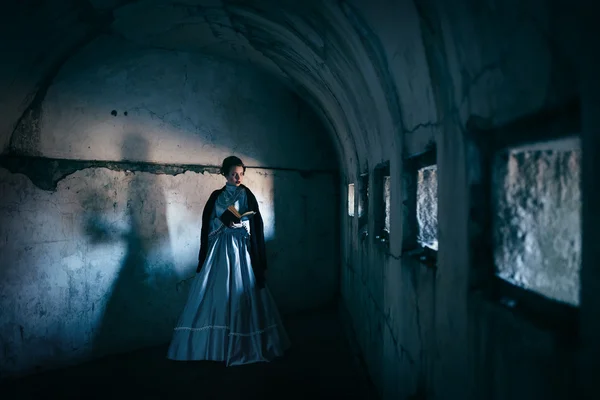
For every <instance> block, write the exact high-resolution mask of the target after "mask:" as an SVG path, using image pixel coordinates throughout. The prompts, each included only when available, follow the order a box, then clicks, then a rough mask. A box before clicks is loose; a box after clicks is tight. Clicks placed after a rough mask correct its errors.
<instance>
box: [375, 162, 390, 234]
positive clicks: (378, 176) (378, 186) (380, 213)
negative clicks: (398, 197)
mask: <svg viewBox="0 0 600 400" xmlns="http://www.w3.org/2000/svg"><path fill="white" fill-rule="evenodd" d="M373 184H374V186H373V193H374V195H375V198H374V199H373V205H374V207H375V208H374V210H373V214H374V217H375V220H374V223H375V240H377V241H380V242H384V243H387V242H388V240H389V234H390V225H389V223H390V166H389V163H388V162H385V163H382V164H380V165H378V166H377V167H376V168H375V173H374V182H373Z"/></svg>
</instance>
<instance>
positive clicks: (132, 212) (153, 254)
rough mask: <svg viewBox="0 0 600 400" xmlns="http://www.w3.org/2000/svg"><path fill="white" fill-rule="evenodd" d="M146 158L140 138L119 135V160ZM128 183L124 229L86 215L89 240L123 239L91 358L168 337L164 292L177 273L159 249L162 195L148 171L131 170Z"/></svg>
mask: <svg viewBox="0 0 600 400" xmlns="http://www.w3.org/2000/svg"><path fill="white" fill-rule="evenodd" d="M147 156H148V144H147V142H146V140H145V139H143V138H141V137H140V136H137V135H130V136H128V137H127V138H126V139H125V142H124V143H123V159H124V160H128V159H129V160H144V159H146V158H147ZM125 179H127V177H126V178H125ZM128 186H129V187H128V193H127V197H126V200H127V204H126V207H125V212H126V214H125V215H126V220H127V221H125V222H126V224H125V226H127V227H128V228H126V229H125V230H123V231H122V232H117V233H115V232H114V231H110V230H109V231H107V230H106V229H104V228H103V226H105V225H104V224H102V221H103V215H92V216H91V217H90V218H89V219H88V226H87V227H86V232H87V234H88V235H89V236H90V238H91V239H92V244H96V245H102V244H106V243H115V242H121V243H122V242H125V243H124V244H125V246H124V248H125V255H124V257H123V261H122V265H121V268H120V269H119V270H118V271H117V273H116V275H115V277H114V278H113V283H112V287H110V286H107V287H106V288H105V289H104V290H106V294H107V296H106V299H107V301H106V302H105V303H104V306H105V309H104V314H103V317H102V319H101V321H100V323H99V326H98V329H97V331H96V334H95V338H94V346H93V348H94V350H93V351H94V354H95V355H96V356H101V355H105V354H110V353H116V352H122V351H128V350H133V349H136V348H141V347H145V346H149V345H154V344H158V343H162V342H164V341H166V340H168V337H169V335H170V333H171V329H172V320H173V317H174V312H175V313H176V312H177V310H173V304H170V303H172V302H170V301H168V300H167V298H168V296H167V295H166V294H167V293H166V291H167V290H168V289H169V288H173V287H175V285H176V281H177V276H176V274H175V272H174V271H173V265H172V257H171V255H170V254H168V255H165V254H164V250H163V249H164V248H165V247H168V246H165V243H168V241H169V240H168V239H169V230H168V225H167V216H166V204H165V203H166V202H165V196H164V194H163V192H162V189H161V187H160V186H159V185H157V176H156V175H152V174H149V173H140V172H138V173H135V174H134V175H133V177H132V178H131V180H130V181H129V184H128ZM93 195H99V198H101V196H102V194H99V193H96V194H93ZM119 198H120V196H118V195H117V199H119ZM100 201H102V200H100ZM112 201H118V200H112ZM118 248H119V247H117V246H115V249H118ZM121 248H122V247H121ZM115 251H116V250H115Z"/></svg>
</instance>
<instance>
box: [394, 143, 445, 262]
mask: <svg viewBox="0 0 600 400" xmlns="http://www.w3.org/2000/svg"><path fill="white" fill-rule="evenodd" d="M402 187H403V199H402V200H403V201H402V206H403V211H402V212H403V222H402V225H403V228H402V248H403V252H404V253H408V254H411V255H415V256H417V257H418V258H419V259H420V260H421V261H423V262H424V263H426V264H428V265H435V264H436V258H437V255H436V252H437V249H438V222H437V221H438V195H437V193H438V191H437V165H436V149H435V145H433V144H432V145H431V146H430V147H429V149H428V150H427V151H425V152H424V153H422V154H418V155H416V156H413V157H410V158H408V159H407V160H405V163H404V171H403V175H402Z"/></svg>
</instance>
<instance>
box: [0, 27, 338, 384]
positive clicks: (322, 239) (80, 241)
mask: <svg viewBox="0 0 600 400" xmlns="http://www.w3.org/2000/svg"><path fill="white" fill-rule="evenodd" d="M113 110H115V112H113ZM125 112H127V115H125ZM114 114H116V115H114ZM29 115H32V116H34V117H32V118H26V119H25V120H22V121H21V124H20V126H19V127H18V129H17V130H16V133H15V135H13V145H14V146H13V149H12V150H13V154H11V155H6V156H4V157H3V159H2V167H0V186H1V192H2V197H1V198H0V221H1V223H0V238H1V239H0V253H2V260H1V261H0V309H1V310H2V313H1V315H0V349H2V350H1V351H0V365H1V369H0V376H2V377H6V376H15V375H22V374H28V373H32V372H36V371H41V370H45V369H48V368H56V367H61V366H65V365H70V364H75V363H78V362H83V361H86V360H89V359H92V358H95V357H99V356H102V355H106V354H111V353H118V352H126V351H131V350H134V349H137V348H143V347H147V346H152V345H158V344H164V343H167V342H168V341H169V339H170V335H171V332H172V329H173V327H174V326H175V324H176V322H177V318H178V316H179V313H180V311H181V309H182V307H183V305H184V302H185V299H186V295H187V290H188V288H189V284H190V280H189V278H190V277H193V276H194V275H195V269H196V266H197V260H198V251H199V242H200V229H201V213H202V210H203V207H204V204H205V202H206V200H207V198H208V197H209V195H210V193H211V192H212V191H213V190H215V189H218V188H220V187H222V186H223V185H224V183H225V181H224V179H223V177H222V176H220V175H219V174H218V169H217V168H215V166H218V165H220V163H221V161H222V159H223V158H224V157H226V156H228V155H231V154H235V155H237V156H239V157H240V158H242V159H243V160H244V161H245V162H246V163H247V165H249V167H250V168H248V170H247V176H246V181H245V183H246V184H247V186H248V187H249V188H251V190H252V191H253V192H254V193H255V195H256V197H257V199H258V201H259V207H260V208H261V212H262V213H263V218H264V221H265V239H266V246H267V257H268V263H269V270H268V275H267V279H268V285H269V287H270V289H271V292H272V294H273V296H274V298H275V300H276V302H277V304H278V306H279V308H280V311H281V312H282V313H293V312H298V311H302V310H306V309H312V308H316V307H320V306H322V305H324V304H329V303H330V302H331V301H332V300H333V299H334V296H335V294H336V293H337V285H338V268H339V263H338V261H337V260H338V254H337V246H338V244H337V243H338V239H337V233H336V231H337V230H336V228H335V223H332V224H323V223H322V221H323V219H330V218H331V215H335V211H334V210H335V207H337V202H338V200H337V199H338V194H337V185H336V183H335V182H336V181H337V179H338V178H337V173H336V172H335V169H334V167H335V165H336V161H335V157H336V156H335V152H334V150H333V148H332V147H331V145H330V143H329V141H328V137H327V136H326V133H325V132H324V128H323V126H322V123H321V122H320V120H319V119H318V118H317V117H316V116H315V115H314V113H313V112H312V110H310V109H309V108H308V107H307V106H306V105H305V103H304V102H303V101H302V100H301V99H299V98H298V97H297V96H296V95H294V94H293V92H291V91H290V90H289V89H288V88H286V87H285V86H283V85H282V84H281V83H279V82H278V81H275V80H273V78H271V77H269V76H268V75H265V74H264V73H261V72H260V71H256V70H255V69H253V68H251V67H249V66H247V65H237V64H235V63H232V62H230V61H227V60H221V59H218V58H215V57H207V56H201V55H191V54H185V53H177V52H169V51H162V50H148V49H144V48H139V47H136V46H133V45H131V44H127V43H125V42H124V41H120V40H117V39H110V40H99V41H97V42H94V43H92V44H91V45H90V47H89V48H87V49H86V50H84V51H82V53H81V54H80V55H78V56H77V57H74V58H73V59H71V60H70V61H69V62H68V63H67V64H65V65H64V67H63V68H62V69H61V70H60V72H59V73H58V75H57V76H56V79H55V80H54V81H53V83H52V85H50V87H49V88H48V91H47V95H46V97H45V98H44V101H43V102H41V103H40V104H39V108H38V109H36V110H34V112H33V113H31V114H29ZM31 156H35V157H31Z"/></svg>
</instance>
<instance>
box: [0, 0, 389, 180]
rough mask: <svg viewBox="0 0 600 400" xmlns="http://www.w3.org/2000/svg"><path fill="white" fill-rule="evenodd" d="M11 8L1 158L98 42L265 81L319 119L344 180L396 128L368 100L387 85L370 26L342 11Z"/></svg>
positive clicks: (164, 3) (107, 1) (202, 5)
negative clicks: (209, 59)
mask: <svg viewBox="0 0 600 400" xmlns="http://www.w3.org/2000/svg"><path fill="white" fill-rule="evenodd" d="M9 8H10V9H11V11H10V12H5V13H3V17H2V19H3V21H2V22H3V23H2V26H3V27H2V29H3V31H4V32H2V33H3V36H4V37H8V38H10V40H9V41H8V45H5V49H4V50H3V51H4V53H5V54H8V57H7V58H6V59H7V60H8V62H6V63H4V65H2V70H1V71H0V76H2V78H1V79H2V80H4V82H3V84H4V86H5V87H6V90H4V91H3V92H2V94H0V105H1V107H0V109H2V111H0V113H1V114H0V121H1V124H2V125H0V144H1V145H2V148H3V149H4V152H6V151H7V150H8V151H10V149H11V140H14V139H15V136H17V135H21V136H23V135H27V134H28V132H29V130H30V129H31V127H34V128H33V129H35V125H36V122H37V121H36V118H35V112H36V107H39V105H40V104H41V102H42V101H43V99H44V95H45V92H46V90H47V89H48V87H49V86H50V85H51V84H52V81H53V78H54V77H55V76H56V74H57V72H58V71H59V70H60V68H61V66H62V65H63V64H64V63H65V62H66V60H68V59H69V58H70V57H71V56H73V55H74V54H76V53H77V52H78V51H80V50H81V49H82V48H83V47H85V46H87V45H88V44H89V43H91V42H92V41H94V40H95V39H96V38H98V37H100V36H101V35H115V36H117V37H119V38H121V39H123V40H125V41H128V42H131V43H135V44H136V45H139V46H147V47H151V48H161V49H165V50H174V51H182V52H201V53H205V54H210V55H214V56H218V57H223V58H226V59H230V60H235V61H236V62H239V63H247V64H249V65H253V66H256V67H259V68H261V69H263V70H266V71H268V72H269V73H271V74H272V75H273V76H275V77H277V78H278V79H280V80H281V81H282V82H284V83H285V84H286V85H288V86H289V87H290V88H291V89H292V90H294V91H296V92H297V93H298V94H300V95H301V97H303V98H304V99H305V100H306V101H308V102H309V103H310V104H311V105H312V106H313V108H314V109H315V111H317V113H319V114H320V116H321V117H322V119H323V121H325V123H326V125H327V127H328V128H329V130H330V132H331V134H332V135H333V139H334V142H335V145H336V147H337V150H338V153H339V155H340V159H341V160H342V162H343V163H344V164H345V165H344V166H343V167H345V169H346V170H354V171H356V170H358V169H362V168H363V165H362V164H361V159H362V162H363V163H364V159H365V158H366V154H367V153H368V152H369V151H372V147H373V146H374V144H373V143H372V142H371V141H370V140H372V141H373V142H374V143H379V144H381V143H384V142H385V141H384V140H378V135H379V134H380V132H381V131H382V126H381V123H382V122H381V121H385V120H386V117H387V119H388V120H389V123H390V124H395V123H397V121H394V119H395V118H394V116H393V115H391V114H389V109H388V108H387V107H384V108H386V109H385V110H381V109H380V108H381V107H379V109H378V108H377V106H376V104H377V102H376V101H375V100H374V99H373V98H372V97H371V96H373V93H372V88H373V87H378V88H379V89H377V90H381V86H382V85H381V80H382V79H384V80H385V74H382V71H383V69H382V68H381V65H382V63H385V60H381V59H378V57H379V56H380V55H381V54H379V55H378V54H377V47H376V45H375V42H376V40H372V38H370V37H369V28H368V26H367V25H366V24H364V23H362V22H361V20H360V18H359V16H358V13H356V12H354V10H353V8H352V7H351V6H350V5H349V4H347V3H345V2H333V1H325V2H321V1H303V2H297V1H275V0H257V1H243V0H222V1H219V0H196V1H192V0H187V1H186V0H139V1H135V0H133V1H132V0H125V1H123V0H121V1H117V0H89V1H86V0H55V1H44V0H30V1H13V2H12V4H11V5H10V6H9ZM379 58H380V57H379ZM383 86H385V84H384V85H383ZM389 86H390V87H393V85H389ZM375 95H378V96H384V97H386V98H387V103H388V105H389V104H390V102H391V103H394V101H395V100H394V96H395V94H394V92H393V90H392V91H388V92H386V93H383V94H382V93H375ZM379 104H380V105H381V103H379ZM382 113H383V114H385V115H384V118H382ZM392 114H393V113H392ZM388 128H389V127H388ZM369 138H370V139H369ZM20 141H21V142H22V141H23V138H22V137H21V138H20ZM370 148H371V149H370ZM12 150H14V149H12Z"/></svg>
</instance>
